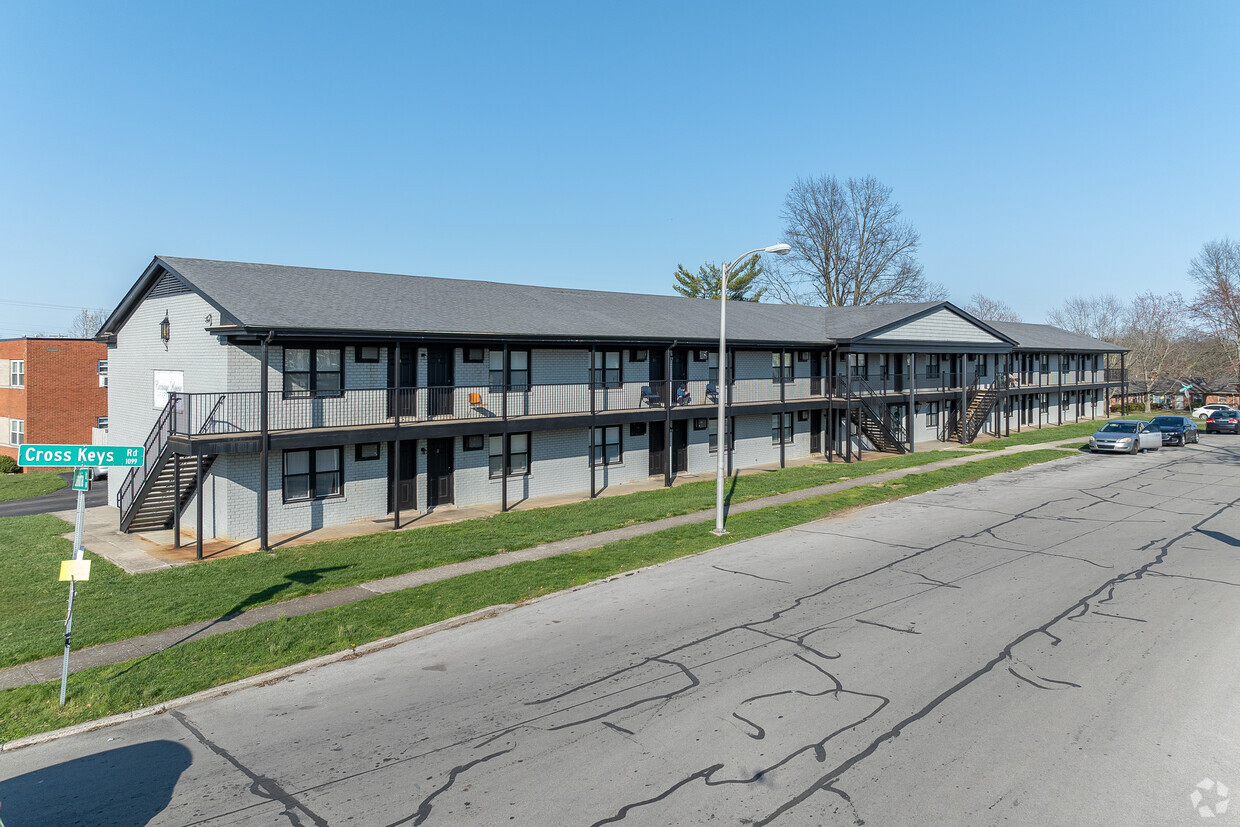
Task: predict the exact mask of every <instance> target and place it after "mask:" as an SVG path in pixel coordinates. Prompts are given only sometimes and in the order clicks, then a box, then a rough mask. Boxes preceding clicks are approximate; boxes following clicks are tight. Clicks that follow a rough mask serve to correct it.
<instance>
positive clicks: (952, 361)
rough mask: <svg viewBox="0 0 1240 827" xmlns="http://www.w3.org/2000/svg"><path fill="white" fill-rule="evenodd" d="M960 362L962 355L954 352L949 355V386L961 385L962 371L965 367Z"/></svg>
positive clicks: (956, 386)
mask: <svg viewBox="0 0 1240 827" xmlns="http://www.w3.org/2000/svg"><path fill="white" fill-rule="evenodd" d="M960 362H961V359H960V357H959V356H958V355H956V354H954V353H953V354H952V355H951V356H949V357H948V362H947V364H948V369H947V387H949V388H958V387H960V371H961V368H963V367H964V366H963V365H962V364H960Z"/></svg>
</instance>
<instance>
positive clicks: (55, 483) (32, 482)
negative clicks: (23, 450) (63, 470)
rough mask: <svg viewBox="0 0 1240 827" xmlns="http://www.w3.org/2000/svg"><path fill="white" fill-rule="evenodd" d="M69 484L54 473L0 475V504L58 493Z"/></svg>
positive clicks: (30, 472) (34, 472) (32, 472)
mask: <svg viewBox="0 0 1240 827" xmlns="http://www.w3.org/2000/svg"><path fill="white" fill-rule="evenodd" d="M68 484H69V483H67V482H65V481H64V480H63V479H61V478H60V475H59V473H58V472H56V471H27V472H26V473H24V474H0V503H6V502H9V501H10V500H24V499H26V498H28V497H39V496H42V495H43V494H50V493H52V492H53V491H59V490H60V489H62V488H64V487H65V486H67V485H68Z"/></svg>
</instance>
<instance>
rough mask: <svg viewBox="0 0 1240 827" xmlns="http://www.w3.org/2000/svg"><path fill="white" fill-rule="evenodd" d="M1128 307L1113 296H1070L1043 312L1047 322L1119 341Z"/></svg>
mask: <svg viewBox="0 0 1240 827" xmlns="http://www.w3.org/2000/svg"><path fill="white" fill-rule="evenodd" d="M1127 312H1128V307H1127V305H1125V304H1124V303H1123V302H1122V301H1120V300H1119V299H1118V298H1117V297H1116V296H1113V295H1111V294H1109V293H1108V294H1105V295H1101V296H1089V297H1086V296H1073V297H1072V298H1070V299H1067V300H1066V301H1064V303H1063V304H1062V305H1061V306H1060V307H1057V308H1056V309H1054V310H1052V311H1051V312H1050V313H1048V314H1046V321H1047V323H1048V324H1053V325H1055V327H1062V328H1063V329H1064V330H1071V331H1072V332H1073V333H1079V334H1080V335H1082V336H1092V337H1094V338H1095V339H1101V340H1102V341H1104V342H1118V341H1119V338H1120V334H1121V332H1122V328H1123V324H1124V319H1125V316H1126V314H1127Z"/></svg>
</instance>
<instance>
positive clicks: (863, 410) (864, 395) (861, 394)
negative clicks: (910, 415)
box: [849, 376, 908, 454]
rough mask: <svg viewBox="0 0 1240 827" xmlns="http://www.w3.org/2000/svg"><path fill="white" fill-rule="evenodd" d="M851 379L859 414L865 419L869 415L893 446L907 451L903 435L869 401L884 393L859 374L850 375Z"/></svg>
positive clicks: (904, 451)
mask: <svg viewBox="0 0 1240 827" xmlns="http://www.w3.org/2000/svg"><path fill="white" fill-rule="evenodd" d="M849 381H850V382H851V383H852V385H853V387H855V388H856V390H857V393H856V394H855V395H854V396H853V399H855V400H856V402H857V403H858V407H857V408H856V410H858V411H859V412H860V413H859V414H858V415H859V416H861V417H862V418H863V419H864V417H866V416H868V417H869V418H870V420H871V422H872V423H873V425H874V426H875V427H876V428H877V429H878V431H879V433H881V434H882V436H884V437H886V439H887V441H888V442H889V443H890V444H891V446H892V447H894V448H895V449H896V450H898V451H899V452H900V453H901V454H903V453H907V451H908V449H907V448H906V447H905V445H904V440H903V439H901V435H900V434H898V433H896V431H895V430H894V429H892V427H891V425H890V423H889V422H888V421H887V418H886V417H884V416H883V415H882V414H881V413H879V412H878V411H876V410H874V408H873V407H871V405H870V403H869V401H868V400H869V399H875V398H878V397H879V396H881V395H882V394H880V393H879V392H878V391H876V390H875V389H874V388H873V387H872V386H871V385H870V383H869V382H867V381H866V380H865V379H862V378H861V377H859V376H853V377H850V379H849ZM871 441H873V440H871ZM875 447H876V448H879V449H880V450H881V449H882V446H881V445H876V446H875Z"/></svg>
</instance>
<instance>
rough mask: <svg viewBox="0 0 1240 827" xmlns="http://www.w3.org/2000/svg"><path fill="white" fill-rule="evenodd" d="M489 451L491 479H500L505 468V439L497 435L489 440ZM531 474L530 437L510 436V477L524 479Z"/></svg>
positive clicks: (526, 435)
mask: <svg viewBox="0 0 1240 827" xmlns="http://www.w3.org/2000/svg"><path fill="white" fill-rule="evenodd" d="M487 450H488V453H489V455H490V457H489V459H490V463H489V467H490V477H491V479H493V480H494V479H499V478H500V477H501V476H502V475H503V468H504V437H503V435H501V434H496V435H494V436H491V437H489V438H488V439H487ZM529 472H530V435H529V433H528V432H527V433H523V434H509V435H508V476H510V477H522V476H525V475H526V474H528V473H529Z"/></svg>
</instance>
